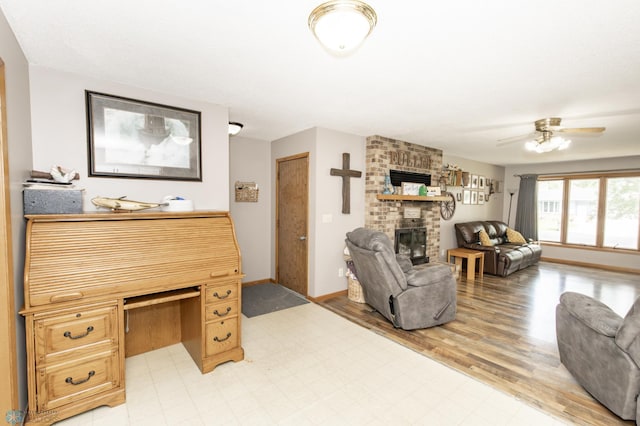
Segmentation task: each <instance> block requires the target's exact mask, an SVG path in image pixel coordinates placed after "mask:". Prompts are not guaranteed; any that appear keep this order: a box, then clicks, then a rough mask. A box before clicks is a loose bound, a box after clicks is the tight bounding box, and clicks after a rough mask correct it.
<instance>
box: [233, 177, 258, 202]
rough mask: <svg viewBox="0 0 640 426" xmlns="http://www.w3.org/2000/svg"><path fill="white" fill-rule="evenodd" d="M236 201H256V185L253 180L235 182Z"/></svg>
mask: <svg viewBox="0 0 640 426" xmlns="http://www.w3.org/2000/svg"><path fill="white" fill-rule="evenodd" d="M235 187H236V188H235V189H236V202H252V203H257V202H258V191H259V190H258V185H256V183H255V182H236V185H235Z"/></svg>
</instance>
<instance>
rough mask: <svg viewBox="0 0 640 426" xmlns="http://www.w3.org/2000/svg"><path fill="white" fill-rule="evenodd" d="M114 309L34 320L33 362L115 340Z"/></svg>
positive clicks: (78, 312) (108, 308) (80, 311)
mask: <svg viewBox="0 0 640 426" xmlns="http://www.w3.org/2000/svg"><path fill="white" fill-rule="evenodd" d="M117 324H118V320H117V308H116V307H115V306H109V307H103V308H97V309H89V310H82V309H78V310H77V311H75V312H73V311H69V312H68V313H65V314H61V315H56V316H52V317H48V318H43V319H39V320H36V322H35V334H36V362H38V363H41V362H43V361H45V359H46V358H47V357H51V356H55V355H58V354H61V353H62V352H65V351H69V350H71V349H77V348H80V347H83V346H88V345H93V344H99V343H107V344H115V343H117V340H118V337H117V336H118V331H117Z"/></svg>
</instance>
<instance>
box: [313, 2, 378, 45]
mask: <svg viewBox="0 0 640 426" xmlns="http://www.w3.org/2000/svg"><path fill="white" fill-rule="evenodd" d="M377 21H378V17H377V16H376V12H375V11H374V10H373V8H372V7H371V6H369V5H368V4H366V3H364V2H362V1H359V0H333V1H328V2H326V3H322V4H321V5H320V6H318V7H316V8H315V9H313V11H312V12H311V14H310V15H309V29H310V30H311V32H312V33H313V35H314V36H315V37H316V39H318V41H319V42H320V44H321V45H322V46H323V47H324V48H325V49H327V50H328V51H329V52H331V53H333V54H336V55H347V54H349V53H351V52H353V51H354V50H355V49H356V48H358V46H360V45H361V44H362V42H363V41H364V40H365V39H366V38H367V36H368V35H369V34H370V33H371V31H372V30H373V28H374V27H375V26H376V22H377Z"/></svg>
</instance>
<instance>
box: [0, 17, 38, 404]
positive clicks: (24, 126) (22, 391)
mask: <svg viewBox="0 0 640 426" xmlns="http://www.w3.org/2000/svg"><path fill="white" fill-rule="evenodd" d="M0 58H1V59H2V61H3V62H4V64H5V86H6V95H7V104H6V105H3V107H6V112H7V123H6V125H7V141H6V142H7V145H8V152H9V188H10V204H11V232H12V249H13V250H12V256H13V276H14V278H13V279H14V283H15V288H14V291H15V311H16V344H17V347H16V348H15V350H16V352H17V358H18V392H19V397H20V407H12V408H14V409H19V408H21V407H24V406H25V404H26V401H27V382H26V378H27V373H26V349H25V331H24V319H23V318H22V317H21V316H20V315H19V314H18V313H17V312H18V311H19V310H20V308H21V307H22V305H23V302H24V290H23V269H24V226H25V225H24V217H23V214H22V211H23V210H22V182H24V179H25V178H26V177H28V176H29V171H30V170H31V168H32V166H31V117H30V114H29V66H28V63H27V60H26V58H25V56H24V54H23V52H22V50H21V49H20V46H19V44H18V42H17V40H16V38H15V36H14V34H13V32H12V31H11V28H10V27H9V24H8V23H7V21H6V19H5V16H4V14H3V13H2V11H1V10H0ZM3 414H4V413H3Z"/></svg>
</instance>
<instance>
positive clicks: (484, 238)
mask: <svg viewBox="0 0 640 426" xmlns="http://www.w3.org/2000/svg"><path fill="white" fill-rule="evenodd" d="M478 238H479V239H480V245H483V246H492V245H493V243H492V242H491V238H489V234H487V231H485V230H484V229H481V230H480V231H479V232H478Z"/></svg>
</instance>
